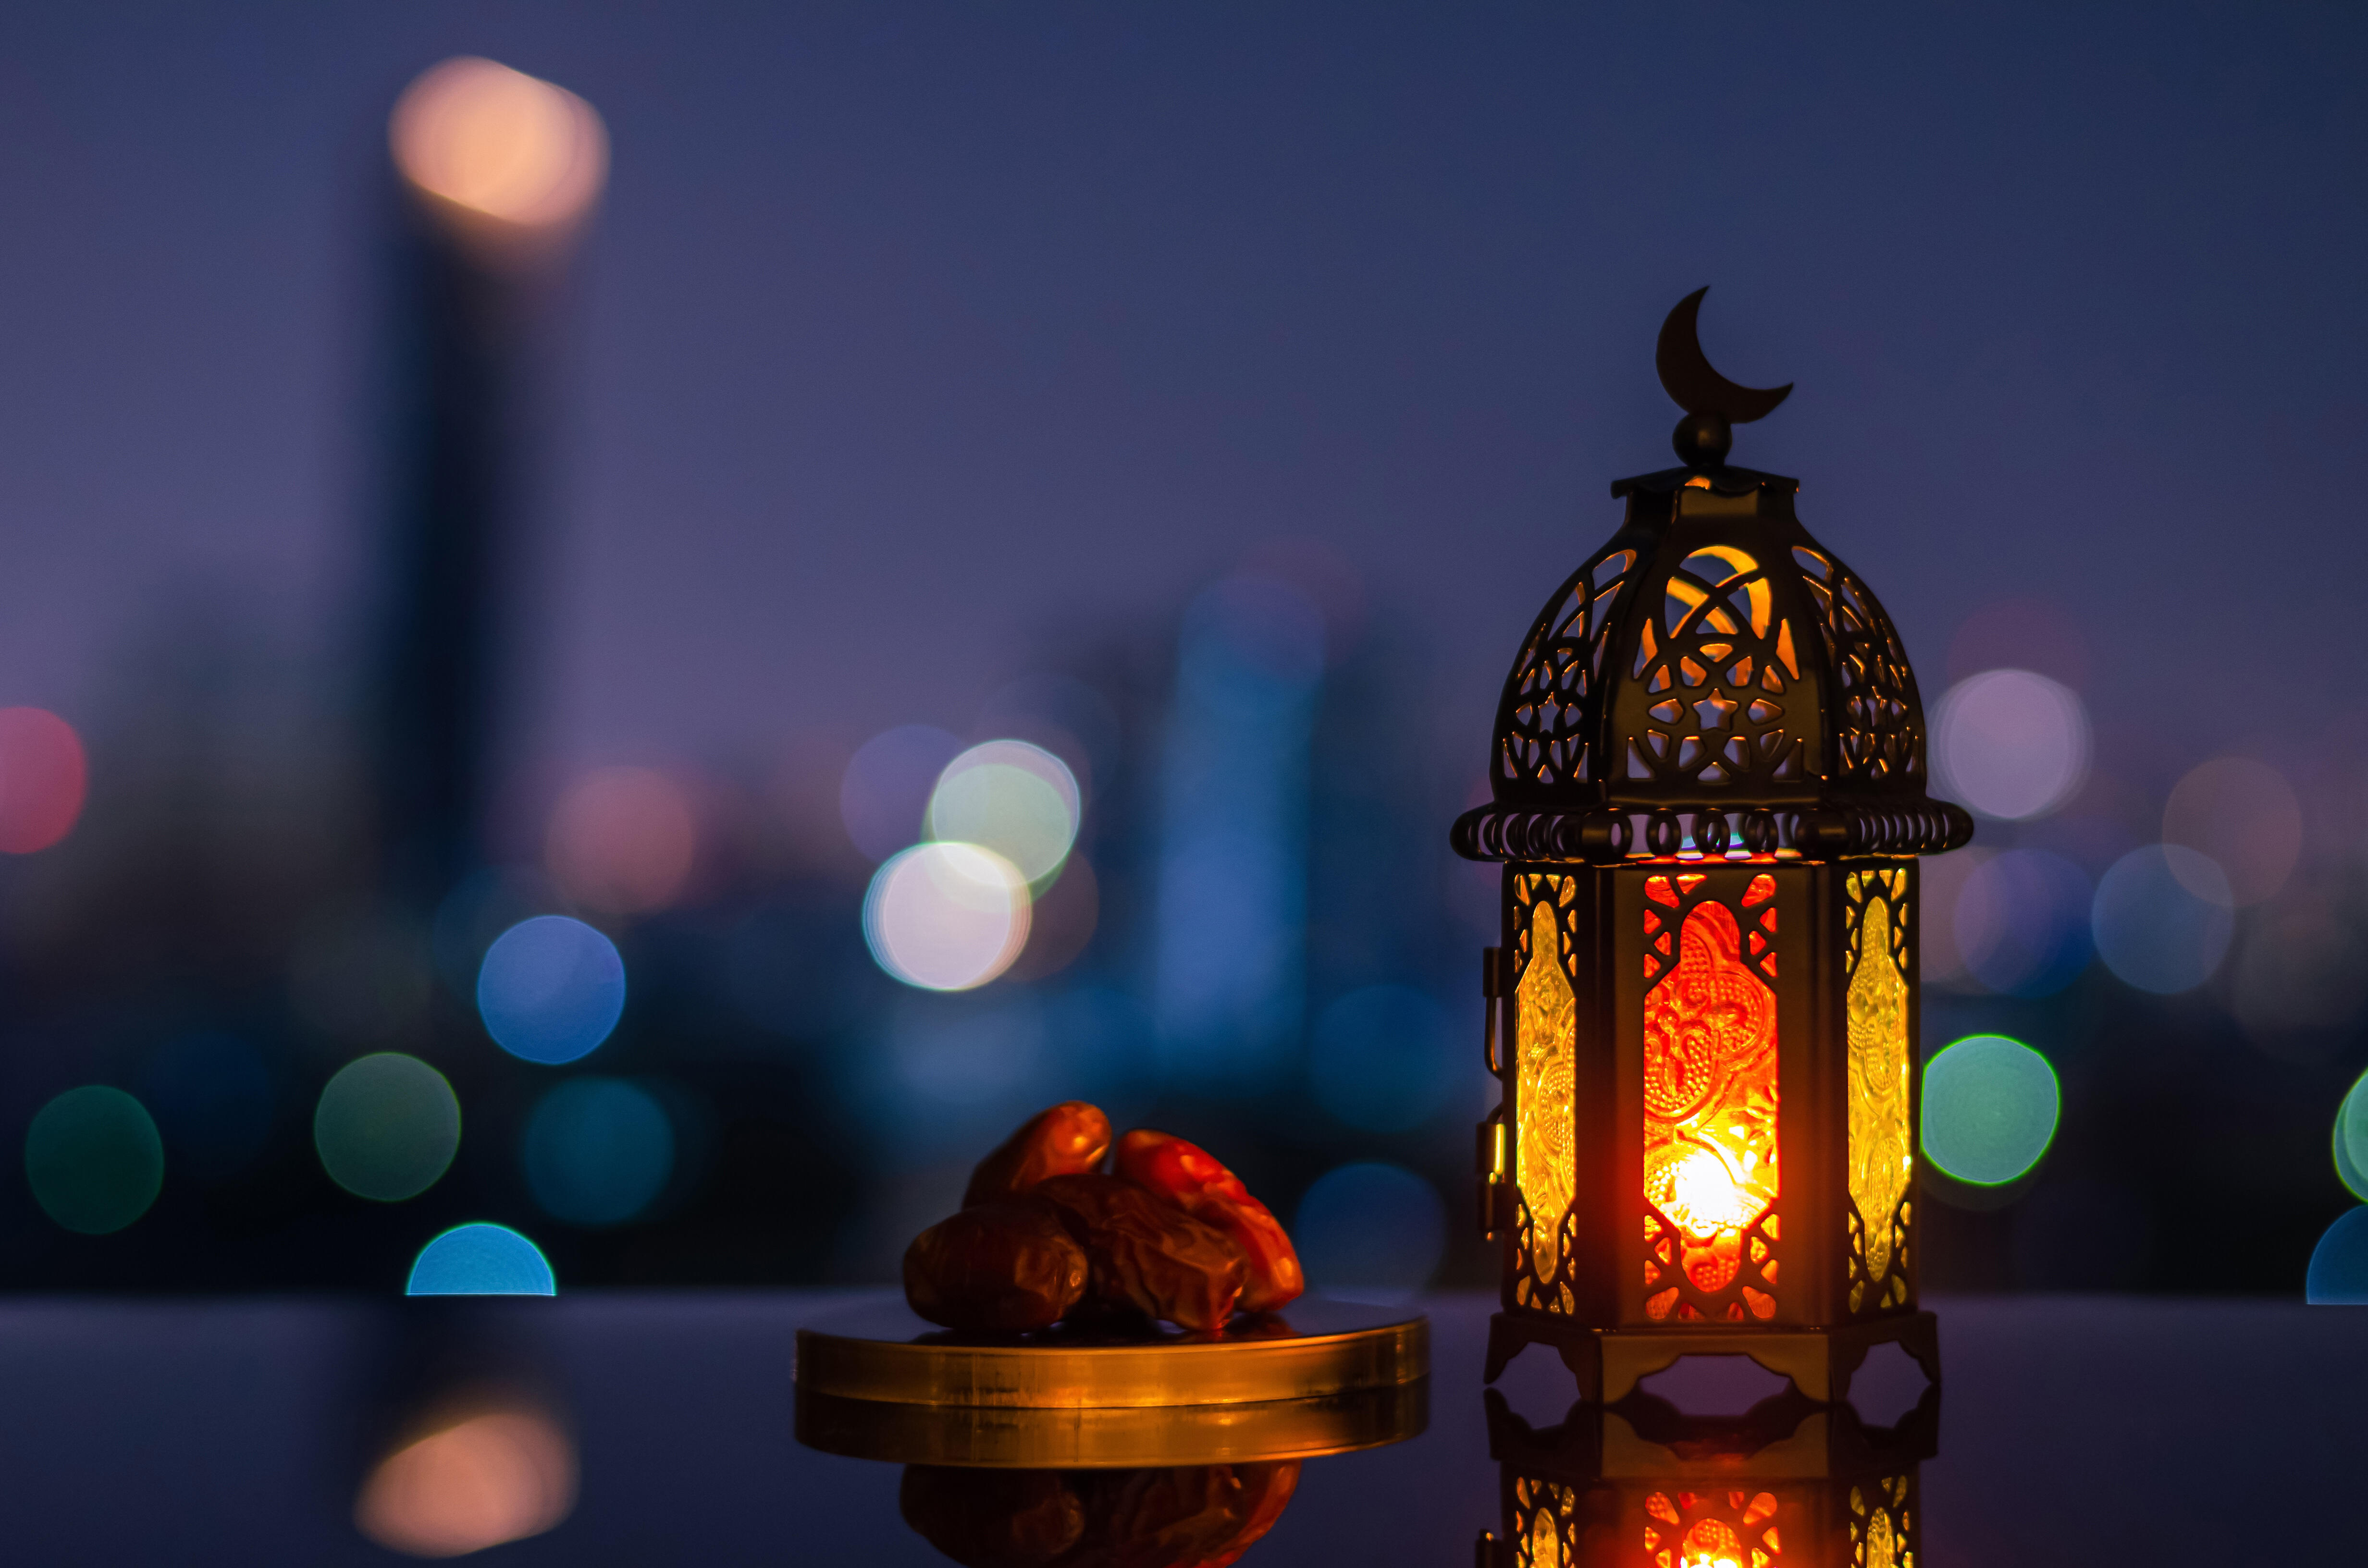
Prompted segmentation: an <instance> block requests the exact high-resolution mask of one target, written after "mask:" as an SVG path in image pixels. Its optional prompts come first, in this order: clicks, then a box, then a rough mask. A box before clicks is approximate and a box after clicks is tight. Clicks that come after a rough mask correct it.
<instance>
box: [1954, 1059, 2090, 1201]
mask: <svg viewBox="0 0 2368 1568" xmlns="http://www.w3.org/2000/svg"><path fill="white" fill-rule="evenodd" d="M2062 1112H2063V1096H2062V1093H2061V1091H2060V1090H2059V1089H2058V1088H2057V1086H2056V1082H2055V1069H2054V1068H2053V1067H2050V1066H2049V1065H2048V1064H2047V1058H2045V1057H2044V1056H2042V1055H2040V1054H2039V1052H2037V1051H2033V1050H2032V1049H2031V1047H2029V1046H2027V1045H2025V1044H2023V1043H2022V1042H2021V1040H2009V1039H2008V1038H2007V1037H2006V1036H2004V1035H1995V1034H1977V1035H1969V1036H1967V1037H1966V1038H1965V1039H1964V1040H1958V1041H1957V1042H1956V1043H1955V1044H1953V1045H1950V1046H1948V1047H1945V1048H1944V1049H1943V1050H1941V1051H1940V1052H1939V1054H1937V1055H1935V1056H1934V1057H1933V1058H1932V1060H1931V1061H1930V1062H1927V1063H1925V1066H1924V1127H1923V1140H1922V1142H1923V1147H1924V1157H1925V1158H1927V1159H1929V1160H1930V1161H1931V1162H1932V1163H1933V1165H1936V1166H1938V1167H1940V1169H1941V1172H1942V1174H1944V1175H1947V1176H1954V1177H1955V1178H1956V1179H1957V1180H1959V1181H1962V1182H1965V1183H1968V1184H1969V1185H1972V1186H1975V1187H2000V1186H2003V1185H2005V1184H2006V1183H2008V1182H2010V1181H2015V1180H2017V1179H2019V1178H2021V1176H2024V1175H2026V1174H2027V1173H2028V1172H2029V1171H2030V1170H2031V1168H2032V1166H2033V1165H2037V1164H2039V1160H2040V1156H2041V1155H2043V1154H2044V1153H2047V1146H2048V1145H2049V1144H2050V1143H2052V1142H2055V1124H2056V1121H2057V1119H2059V1118H2060V1117H2061V1115H2062Z"/></svg>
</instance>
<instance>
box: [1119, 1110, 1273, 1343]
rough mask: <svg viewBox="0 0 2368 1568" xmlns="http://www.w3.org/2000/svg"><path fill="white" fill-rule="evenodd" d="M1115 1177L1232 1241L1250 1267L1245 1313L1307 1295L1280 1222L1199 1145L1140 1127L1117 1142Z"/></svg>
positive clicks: (1267, 1309)
mask: <svg viewBox="0 0 2368 1568" xmlns="http://www.w3.org/2000/svg"><path fill="white" fill-rule="evenodd" d="M1118 1174H1119V1175H1120V1176H1123V1177H1125V1178H1126V1179H1127V1180H1128V1181H1131V1182H1133V1183H1134V1184H1135V1185H1136V1186H1137V1187H1144V1188H1145V1189H1146V1190H1148V1191H1151V1192H1155V1193H1157V1194H1158V1195H1159V1196H1160V1197H1162V1198H1164V1199H1167V1201H1168V1202H1170V1203H1173V1204H1175V1205H1176V1206H1177V1207H1178V1209H1181V1210H1184V1211H1185V1212H1186V1213H1187V1214H1190V1215H1191V1216H1192V1217H1193V1218H1195V1219H1197V1220H1201V1221H1204V1222H1206V1223H1208V1224H1211V1225H1213V1226H1215V1227H1216V1228H1217V1229H1218V1230H1220V1231H1223V1232H1224V1233H1225V1234H1226V1235H1228V1236H1231V1237H1232V1238H1233V1240H1234V1243H1235V1245H1237V1246H1239V1247H1240V1248H1241V1249H1242V1256H1244V1257H1245V1258H1247V1260H1248V1263H1249V1278H1248V1280H1247V1283H1246V1284H1245V1285H1244V1286H1243V1288H1242V1299H1241V1308H1242V1310H1243V1311H1244V1312H1273V1311H1274V1310H1275V1309H1276V1308H1278V1307H1281V1306H1282V1305H1283V1304H1285V1303H1286V1302H1289V1301H1296V1300H1298V1299H1299V1294H1300V1292H1301V1291H1303V1290H1306V1289H1307V1279H1306V1277H1305V1276H1304V1274H1303V1273H1302V1272H1301V1270H1300V1267H1299V1253H1298V1251H1297V1250H1296V1249H1294V1248H1293V1247H1292V1244H1291V1237H1290V1236H1289V1235H1288V1234H1286V1233H1284V1231H1283V1228H1282V1223H1281V1221H1279V1220H1277V1219H1276V1218H1275V1217H1274V1215H1273V1214H1272V1213H1271V1212H1270V1211H1269V1210H1268V1209H1267V1206H1266V1205H1265V1204H1263V1203H1260V1202H1259V1201H1258V1199H1255V1198H1252V1197H1251V1196H1250V1193H1249V1188H1247V1187H1244V1186H1243V1185H1242V1180H1241V1177H1239V1176H1235V1175H1234V1173H1233V1172H1231V1171H1229V1170H1227V1169H1226V1168H1225V1167H1224V1165H1222V1164H1220V1163H1219V1162H1218V1160H1217V1158H1216V1156H1215V1155H1213V1154H1212V1153H1209V1152H1208V1151H1207V1150H1205V1149H1203V1148H1201V1146H1200V1145H1199V1144H1197V1143H1188V1142H1185V1141H1184V1140H1183V1139H1181V1138H1178V1137H1177V1136H1176V1135H1175V1134H1173V1133H1169V1132H1155V1131H1152V1130H1151V1129H1150V1128H1148V1127H1138V1128H1136V1129H1135V1130H1134V1131H1132V1132H1129V1133H1128V1134H1127V1135H1126V1136H1125V1137H1124V1138H1122V1139H1121V1140H1120V1141H1119V1146H1118Z"/></svg>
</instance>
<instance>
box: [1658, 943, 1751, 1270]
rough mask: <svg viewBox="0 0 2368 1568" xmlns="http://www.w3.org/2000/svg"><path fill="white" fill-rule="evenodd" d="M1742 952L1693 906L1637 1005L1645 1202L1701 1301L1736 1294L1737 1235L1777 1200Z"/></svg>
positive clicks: (1739, 1239)
mask: <svg viewBox="0 0 2368 1568" xmlns="http://www.w3.org/2000/svg"><path fill="white" fill-rule="evenodd" d="M1741 946H1742V934H1741V932H1740V931H1739V930H1738V929H1737V927H1736V921H1735V915H1734V914H1733V912H1731V911H1730V910H1728V909H1727V907H1726V906H1725V904H1723V903H1710V902H1705V903H1701V904H1698V905H1696V906H1695V908H1694V911H1693V913H1692V914H1691V915H1687V916H1686V923H1685V928H1684V930H1683V931H1681V932H1680V933H1679V938H1678V961H1677V963H1676V965H1675V966H1674V967H1673V968H1672V969H1671V970H1670V971H1669V973H1668V978H1666V979H1664V980H1663V981H1662V982H1661V983H1659V984H1658V985H1656V986H1654V987H1653V989H1652V990H1651V991H1649V992H1647V993H1645V1173H1644V1174H1645V1198H1646V1199H1649V1200H1650V1201H1651V1203H1652V1204H1653V1206H1654V1207H1655V1208H1656V1209H1657V1210H1660V1211H1661V1213H1663V1214H1664V1215H1666V1216H1667V1217H1668V1220H1669V1221H1670V1223H1672V1224H1674V1225H1676V1226H1677V1228H1678V1230H1679V1236H1680V1243H1681V1245H1682V1248H1683V1252H1684V1256H1683V1258H1682V1267H1683V1268H1684V1271H1685V1275H1686V1278H1687V1279H1688V1280H1689V1281H1691V1283H1692V1285H1693V1287H1694V1288H1695V1289H1696V1290H1704V1291H1713V1290H1725V1288H1726V1287H1727V1286H1728V1285H1729V1284H1731V1283H1733V1281H1734V1279H1735V1277H1736V1273H1737V1271H1738V1269H1739V1267H1740V1265H1741V1260H1742V1253H1743V1232H1744V1230H1745V1228H1746V1227H1748V1225H1750V1224H1751V1222H1752V1221H1755V1220H1757V1219H1759V1217H1760V1215H1762V1214H1764V1213H1766V1212H1767V1210H1768V1207H1769V1205H1770V1204H1771V1203H1773V1202H1775V1201H1776V1198H1777V1193H1778V1183H1777V1169H1776V1121H1777V1094H1776V1082H1777V1081H1776V996H1775V994H1774V993H1773V992H1771V991H1770V990H1769V988H1768V985H1767V983H1766V982H1764V981H1762V980H1761V979H1760V978H1759V976H1758V975H1757V974H1754V973H1753V972H1752V971H1751V970H1750V969H1749V967H1748V966H1747V965H1746V964H1745V963H1744V962H1743V960H1742V958H1741V956H1740V949H1741ZM1762 1272H1763V1275H1764V1276H1765V1277H1767V1278H1770V1282H1771V1283H1772V1282H1773V1276H1774V1272H1775V1271H1774V1269H1773V1268H1772V1267H1770V1268H1766V1269H1763V1271H1762ZM1667 1310H1668V1309H1667V1308H1666V1307H1665V1308H1664V1309H1663V1311H1664V1312H1666V1311H1667ZM1773 1311H1774V1303H1773V1302H1772V1301H1770V1303H1769V1309H1768V1312H1770V1313H1772V1312H1773ZM1652 1315H1654V1316H1656V1317H1657V1316H1660V1315H1661V1313H1660V1312H1655V1313H1653V1314H1652ZM1759 1315H1762V1316H1765V1315H1768V1313H1761V1314H1759Z"/></svg>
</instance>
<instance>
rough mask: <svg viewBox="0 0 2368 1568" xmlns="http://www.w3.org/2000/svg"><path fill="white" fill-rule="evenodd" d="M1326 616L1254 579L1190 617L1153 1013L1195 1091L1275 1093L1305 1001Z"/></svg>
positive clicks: (1182, 645) (1174, 730)
mask: <svg viewBox="0 0 2368 1568" xmlns="http://www.w3.org/2000/svg"><path fill="white" fill-rule="evenodd" d="M1323 672H1324V621H1323V617H1322V615H1321V614H1320V613H1319V612H1318V611H1317V609H1316V608H1315V606H1314V605H1313V604H1311V603H1309V602H1308V600H1307V598H1306V597H1305V596H1304V595H1303V594H1301V593H1300V592H1299V591H1298V590H1297V589H1295V588H1293V587H1292V586H1291V585H1289V584H1287V583H1284V582H1281V581H1280V580H1278V579H1276V578H1272V577H1268V576H1262V575H1253V574H1242V575H1237V576H1233V577H1227V578H1225V579H1224V580H1222V581H1220V582H1218V583H1216V584H1214V585H1211V586H1210V587H1209V588H1207V589H1205V590H1203V591H1202V592H1201V595H1200V596H1199V597H1197V598H1195V599H1194V600H1193V601H1192V603H1191V605H1190V607H1189V608H1187V609H1186V611H1185V614H1184V624H1183V629H1182V631H1181V635H1180V637H1179V640H1178V647H1177V662H1176V695H1175V701H1174V707H1173V709H1172V710H1171V712H1170V714H1169V719H1168V730H1167V750H1166V755H1165V756H1164V757H1163V758H1162V759H1161V767H1162V778H1161V782H1162V786H1163V788H1162V793H1161V804H1160V822H1159V892H1158V900H1159V903H1158V916H1157V922H1158V926H1157V953H1156V981H1155V989H1154V1017H1155V1019H1156V1025H1157V1028H1158V1033H1159V1051H1160V1063H1161V1070H1162V1075H1163V1076H1164V1077H1165V1078H1166V1079H1167V1081H1168V1082H1170V1083H1172V1084H1174V1085H1178V1087H1184V1088H1201V1089H1219V1090H1222V1089H1228V1088H1240V1087H1249V1086H1260V1085H1269V1084H1271V1082H1272V1081H1273V1079H1274V1077H1275V1075H1276V1074H1278V1073H1287V1072H1289V1071H1290V1070H1291V1069H1292V1067H1293V1066H1295V1064H1296V1062H1297V1051H1296V1049H1295V1047H1296V1045H1297V1039H1298V1033H1299V1029H1300V1026H1301V1022H1302V1015H1303V1013H1304V1010H1305V1006H1306V928H1307V831H1308V805H1309V797H1308V790H1309V777H1310V773H1309V767H1310V765H1309V747H1310V744H1311V742H1312V740H1313V738H1314V734H1315V711H1316V697H1317V693H1318V690H1319V688H1320V686H1321V683H1322V678H1323Z"/></svg>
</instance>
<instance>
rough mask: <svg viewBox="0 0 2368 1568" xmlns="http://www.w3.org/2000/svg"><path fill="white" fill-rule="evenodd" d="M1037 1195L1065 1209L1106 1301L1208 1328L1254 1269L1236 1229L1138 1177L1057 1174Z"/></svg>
mask: <svg viewBox="0 0 2368 1568" xmlns="http://www.w3.org/2000/svg"><path fill="white" fill-rule="evenodd" d="M1031 1196H1032V1197H1034V1198H1035V1199H1040V1200H1042V1202H1045V1203H1049V1204H1051V1205H1052V1206H1053V1208H1055V1209H1057V1210H1060V1212H1061V1217H1062V1219H1063V1220H1064V1221H1065V1222H1066V1223H1067V1225H1068V1227H1069V1233H1070V1234H1071V1235H1072V1236H1074V1237H1076V1241H1077V1244H1079V1245H1080V1246H1082V1247H1083V1248H1084V1249H1085V1255H1086V1256H1087V1258H1088V1259H1089V1260H1090V1261H1091V1263H1092V1266H1093V1279H1092V1283H1091V1285H1090V1286H1089V1287H1088V1289H1089V1290H1090V1292H1091V1294H1092V1296H1093V1298H1094V1300H1096V1301H1099V1302H1100V1303H1102V1304H1104V1305H1107V1306H1112V1307H1120V1306H1126V1307H1133V1308H1134V1309H1135V1310H1136V1311H1138V1312H1143V1313H1144V1315H1145V1316H1148V1317H1154V1318H1162V1319H1165V1320H1166V1321H1167V1322H1169V1323H1172V1324H1176V1325H1177V1326H1178V1327H1179V1328H1189V1329H1198V1330H1201V1331H1203V1332H1206V1331H1209V1330H1212V1329H1215V1328H1218V1327H1221V1326H1222V1325H1223V1324H1224V1321H1225V1319H1226V1317H1227V1316H1228V1315H1230V1314H1231V1313H1232V1312H1233V1310H1234V1303H1235V1301H1236V1300H1238V1299H1239V1298H1240V1296H1241V1293H1242V1285H1243V1283H1244V1282H1245V1281H1246V1280H1247V1278H1248V1277H1249V1266H1248V1263H1247V1261H1246V1260H1245V1259H1244V1257H1243V1256H1242V1249H1241V1248H1240V1247H1239V1246H1237V1245H1235V1243H1234V1241H1233V1239H1232V1238H1231V1237H1229V1236H1227V1235H1226V1234H1225V1233H1224V1232H1222V1231H1220V1230H1218V1229H1217V1228H1216V1227H1214V1226H1212V1225H1207V1224H1203V1223H1202V1222H1201V1221H1198V1220H1195V1219H1194V1218H1192V1216H1190V1214H1187V1213H1185V1212H1184V1211H1183V1210H1181V1209H1178V1208H1177V1207H1176V1206H1175V1205H1174V1204H1172V1203H1169V1202H1167V1200H1166V1199H1162V1198H1159V1197H1157V1196H1156V1195H1155V1194H1152V1193H1149V1192H1146V1191H1144V1189H1143V1188H1142V1187H1137V1186H1135V1185H1134V1184H1133V1182H1129V1181H1123V1180H1121V1179H1120V1178H1119V1177H1117V1176H1054V1177H1053V1178H1052V1179H1051V1180H1050V1181H1047V1182H1043V1183H1042V1184H1040V1185H1039V1186H1038V1187H1036V1189H1035V1191H1034V1193H1033V1194H1032V1195H1031ZM924 1315H926V1314H924Z"/></svg>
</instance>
